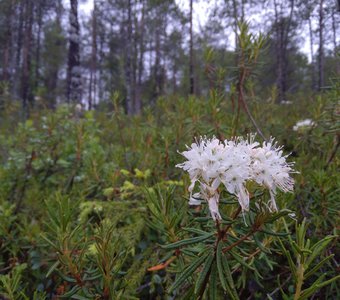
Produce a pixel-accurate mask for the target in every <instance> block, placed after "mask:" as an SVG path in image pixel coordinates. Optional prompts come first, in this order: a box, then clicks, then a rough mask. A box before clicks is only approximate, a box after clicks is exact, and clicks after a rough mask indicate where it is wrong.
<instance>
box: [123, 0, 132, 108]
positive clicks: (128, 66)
mask: <svg viewBox="0 0 340 300" xmlns="http://www.w3.org/2000/svg"><path fill="white" fill-rule="evenodd" d="M131 5H132V4H131V0H128V7H127V10H128V11H127V13H128V18H127V37H126V43H125V46H126V47H125V49H126V59H125V82H126V109H127V114H128V115H133V113H134V106H133V98H132V90H131V86H132V58H131V54H132V51H131V39H132V7H131Z"/></svg>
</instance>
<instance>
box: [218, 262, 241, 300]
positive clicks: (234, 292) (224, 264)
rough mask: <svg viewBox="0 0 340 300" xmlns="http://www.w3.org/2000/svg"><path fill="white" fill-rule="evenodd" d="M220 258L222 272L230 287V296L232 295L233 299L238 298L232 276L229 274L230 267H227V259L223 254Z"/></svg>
mask: <svg viewBox="0 0 340 300" xmlns="http://www.w3.org/2000/svg"><path fill="white" fill-rule="evenodd" d="M221 259H222V266H223V269H224V274H225V275H226V277H227V282H228V285H229V286H230V289H231V293H230V296H232V297H233V299H236V300H238V299H239V297H238V293H237V291H236V288H235V284H234V280H233V276H232V275H231V270H230V267H229V263H228V260H227V258H226V256H225V255H222V257H221Z"/></svg>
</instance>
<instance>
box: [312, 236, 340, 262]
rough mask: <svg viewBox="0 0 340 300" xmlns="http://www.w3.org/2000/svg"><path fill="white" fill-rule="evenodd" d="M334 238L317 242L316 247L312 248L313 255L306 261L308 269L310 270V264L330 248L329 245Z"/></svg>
mask: <svg viewBox="0 0 340 300" xmlns="http://www.w3.org/2000/svg"><path fill="white" fill-rule="evenodd" d="M333 238H334V236H326V237H325V238H324V239H322V240H321V241H319V242H317V243H316V244H315V245H313V246H312V247H311V251H312V254H311V255H310V256H309V257H308V259H307V261H306V267H307V268H308V267H309V266H310V264H311V263H312V262H313V261H314V259H315V258H317V257H318V256H319V255H320V254H321V252H322V251H323V250H324V249H325V248H326V247H327V246H328V244H329V243H330V242H331V241H332V239H333Z"/></svg>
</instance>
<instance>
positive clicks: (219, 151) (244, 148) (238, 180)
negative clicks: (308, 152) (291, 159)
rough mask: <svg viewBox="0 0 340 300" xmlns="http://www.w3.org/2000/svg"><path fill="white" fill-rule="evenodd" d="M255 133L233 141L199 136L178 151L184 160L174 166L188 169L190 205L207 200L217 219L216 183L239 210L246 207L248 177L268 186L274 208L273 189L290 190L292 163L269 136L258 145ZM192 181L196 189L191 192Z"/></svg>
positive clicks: (217, 193)
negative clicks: (236, 203) (235, 201)
mask: <svg viewBox="0 0 340 300" xmlns="http://www.w3.org/2000/svg"><path fill="white" fill-rule="evenodd" d="M254 139H255V135H251V136H249V137H248V139H246V140H244V139H242V138H237V139H235V140H233V141H228V140H225V141H224V142H221V141H219V140H218V139H216V138H212V139H207V138H202V137H201V138H200V140H199V141H196V143H193V144H192V145H191V147H188V146H187V148H188V150H187V151H184V152H182V153H181V154H182V155H183V156H184V157H185V158H186V159H187V161H185V162H183V163H181V164H178V165H176V167H178V168H182V169H183V170H185V171H188V173H189V176H190V180H191V184H190V186H189V192H190V201H189V204H190V205H200V204H201V199H204V200H206V201H207V202H208V205H209V209H210V213H211V216H212V218H213V219H214V220H216V219H221V215H220V213H219V210H218V202H219V190H218V188H219V186H220V185H221V184H223V185H224V186H225V188H226V190H227V191H228V192H229V193H231V194H234V195H236V196H237V198H238V201H239V203H240V205H241V207H242V211H247V210H249V193H248V191H247V189H246V182H247V181H249V180H251V181H255V182H256V183H258V184H259V185H262V186H265V187H266V188H268V189H269V191H270V195H271V200H270V202H269V205H268V207H269V209H270V210H271V211H277V205H276V202H275V194H276V189H277V188H279V189H280V190H282V191H285V192H288V191H292V190H293V186H294V180H293V179H292V178H291V177H290V173H292V172H293V169H292V164H291V163H287V162H286V156H282V150H281V149H282V147H277V145H276V143H273V139H271V140H270V141H269V142H264V143H263V144H262V146H260V144H259V143H257V142H254ZM196 183H199V186H200V192H199V193H195V194H193V190H194V187H195V185H196Z"/></svg>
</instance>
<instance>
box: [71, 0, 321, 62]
mask: <svg viewBox="0 0 340 300" xmlns="http://www.w3.org/2000/svg"><path fill="white" fill-rule="evenodd" d="M175 1H176V2H177V3H178V6H179V7H180V8H181V9H183V10H184V11H189V0H175ZM216 1H219V0H210V1H209V0H208V1H207V0H197V1H194V4H193V5H194V18H193V25H194V30H195V31H196V32H198V31H199V30H200V28H202V27H203V26H204V25H205V23H206V22H207V20H208V16H209V12H210V11H211V8H213V7H214V6H215V3H216ZM307 1H308V0H307ZM66 3H67V4H68V1H66ZM93 3H94V0H81V1H79V9H80V12H81V13H82V14H83V15H84V16H89V15H90V13H91V11H92V9H93ZM250 21H251V22H252V23H253V24H254V23H255V24H256V23H258V24H259V25H261V16H260V15H252V16H251V19H250ZM256 25H257V24H256ZM233 34H234V33H231V34H226V39H227V40H228V45H231V46H233V45H234V41H235V39H234V36H233ZM300 35H301V40H302V44H301V51H302V52H303V53H305V54H306V55H307V57H308V59H309V60H310V51H309V49H310V48H309V36H308V34H307V31H306V29H304V28H301V29H300ZM316 50H317V45H314V52H315V51H316Z"/></svg>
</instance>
